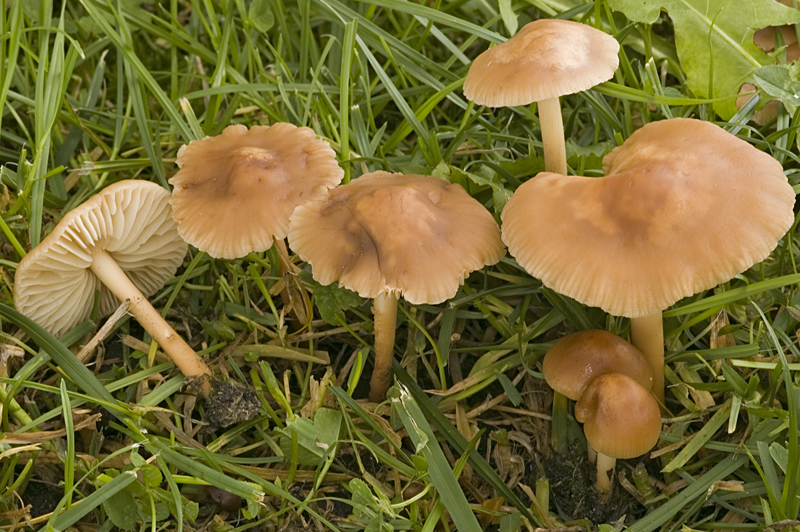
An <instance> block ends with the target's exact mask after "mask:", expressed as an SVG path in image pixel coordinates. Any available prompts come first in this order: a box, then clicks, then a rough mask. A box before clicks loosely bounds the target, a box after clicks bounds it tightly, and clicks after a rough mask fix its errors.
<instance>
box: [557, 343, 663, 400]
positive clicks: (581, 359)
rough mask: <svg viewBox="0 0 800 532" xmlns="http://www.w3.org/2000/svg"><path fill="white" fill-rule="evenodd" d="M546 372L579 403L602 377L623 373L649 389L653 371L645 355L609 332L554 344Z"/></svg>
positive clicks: (565, 393)
mask: <svg viewBox="0 0 800 532" xmlns="http://www.w3.org/2000/svg"><path fill="white" fill-rule="evenodd" d="M543 373H544V378H545V380H546V381H547V384H549V385H550V387H551V388H553V389H554V390H555V391H557V392H558V393H560V394H562V395H566V396H567V397H569V398H570V399H572V400H573V401H577V400H578V399H579V398H580V397H581V395H582V394H583V390H584V388H585V387H586V385H587V384H589V382H591V381H592V379H594V378H595V377H597V376H599V375H605V374H607V373H624V374H625V375H627V376H628V377H631V378H632V379H633V380H635V381H636V382H638V383H639V384H640V385H641V386H643V387H644V388H645V389H647V390H649V389H650V387H651V386H652V385H653V370H652V369H650V364H648V363H647V359H646V358H645V357H644V355H643V354H642V353H641V351H639V350H638V349H636V348H635V347H633V346H632V345H631V344H629V343H628V342H626V341H625V340H623V339H622V338H620V337H619V336H617V335H615V334H611V333H610V332H608V331H602V330H592V331H579V332H576V333H572V334H569V335H567V336H565V337H563V338H561V339H560V340H558V341H557V342H556V343H554V344H553V347H551V348H550V349H549V350H548V351H547V355H546V356H545V357H544V363H543Z"/></svg>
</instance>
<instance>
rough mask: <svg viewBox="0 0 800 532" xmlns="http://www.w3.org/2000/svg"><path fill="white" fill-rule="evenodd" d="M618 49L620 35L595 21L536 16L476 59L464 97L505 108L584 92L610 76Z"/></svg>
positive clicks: (478, 102)
mask: <svg viewBox="0 0 800 532" xmlns="http://www.w3.org/2000/svg"><path fill="white" fill-rule="evenodd" d="M618 53H619V43H618V42H617V40H616V39H614V38H613V37H611V36H610V35H608V34H606V33H603V32H602V31H600V30H597V29H595V28H593V27H592V26H587V25H586V24H580V23H578V22H571V21H569V20H556V19H542V20H535V21H533V22H531V23H529V24H526V25H525V26H524V27H523V28H522V29H521V30H519V32H517V34H516V35H514V36H513V37H511V38H510V39H509V40H507V41H506V42H504V43H502V44H499V45H497V46H495V47H494V48H490V49H489V50H486V51H485V52H483V53H482V54H481V55H479V56H478V57H477V58H475V61H473V62H472V66H470V69H469V73H468V74H467V77H466V79H465V80H464V96H465V97H466V98H467V99H468V100H472V101H474V102H475V103H477V104H480V105H486V106H489V107H506V106H514V105H527V104H529V103H531V102H539V101H542V100H546V99H548V98H555V97H557V96H563V95H565V94H574V93H576V92H580V91H585V90H587V89H590V88H592V87H594V86H595V85H597V84H598V83H602V82H604V81H607V80H609V79H611V77H612V76H613V75H614V71H615V70H617V66H618V65H619V57H618V55H617V54H618Z"/></svg>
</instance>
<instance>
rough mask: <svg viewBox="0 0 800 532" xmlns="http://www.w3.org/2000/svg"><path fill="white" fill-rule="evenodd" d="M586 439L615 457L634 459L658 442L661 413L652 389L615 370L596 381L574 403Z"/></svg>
mask: <svg viewBox="0 0 800 532" xmlns="http://www.w3.org/2000/svg"><path fill="white" fill-rule="evenodd" d="M575 419H577V420H578V421H579V422H580V423H583V433H584V434H585V435H586V441H587V442H589V445H591V446H592V448H594V449H595V450H596V451H597V452H600V453H603V454H604V455H606V456H610V457H612V458H621V459H626V458H635V457H637V456H641V455H643V454H644V453H646V452H647V451H649V450H650V449H652V448H653V446H654V445H655V444H656V443H658V436H659V433H660V432H661V415H660V414H659V411H658V403H656V400H655V399H653V397H652V396H651V395H650V392H649V391H647V390H645V389H644V388H642V386H641V385H639V383H637V382H636V381H635V380H633V379H631V378H630V377H628V376H627V375H622V374H620V373H612V374H609V375H601V376H600V377H597V378H596V379H595V380H593V381H592V382H591V383H590V384H589V386H587V387H586V391H585V392H584V393H583V395H582V396H581V398H580V399H579V400H578V402H577V403H575Z"/></svg>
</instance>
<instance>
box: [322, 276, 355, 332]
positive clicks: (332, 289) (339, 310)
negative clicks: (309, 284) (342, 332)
mask: <svg viewBox="0 0 800 532" xmlns="http://www.w3.org/2000/svg"><path fill="white" fill-rule="evenodd" d="M314 301H315V302H316V303H317V308H318V309H319V315H320V317H321V318H322V319H323V320H325V322H326V323H329V324H330V325H341V323H342V322H344V311H346V310H348V309H351V308H353V307H355V306H356V305H358V304H359V303H360V302H361V296H359V295H358V294H356V293H355V292H353V291H352V290H348V289H347V288H342V287H340V286H339V284H338V283H332V284H329V285H327V286H323V285H321V284H319V283H316V282H315V283H314Z"/></svg>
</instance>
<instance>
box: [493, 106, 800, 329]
mask: <svg viewBox="0 0 800 532" xmlns="http://www.w3.org/2000/svg"><path fill="white" fill-rule="evenodd" d="M603 168H604V170H605V173H606V177H603V178H589V177H578V176H562V175H557V174H551V173H547V172H543V173H540V174H539V175H538V176H537V177H535V178H534V179H531V180H530V181H528V182H526V183H524V184H523V185H522V186H520V187H519V189H518V190H517V191H516V193H515V194H514V195H513V196H512V197H511V199H510V200H509V202H508V204H507V205H506V208H505V210H504V211H503V215H502V218H503V241H504V242H505V243H506V245H508V249H509V252H510V253H511V254H512V255H513V256H514V257H516V259H517V262H518V263H519V264H520V265H521V266H522V267H523V268H525V269H526V270H527V271H528V272H530V273H531V274H532V275H533V276H534V277H537V278H539V279H541V280H542V282H543V283H544V284H545V285H546V286H549V287H551V288H552V289H554V290H556V291H558V292H559V293H561V294H565V295H567V296H570V297H572V298H574V299H577V300H578V301H580V302H581V303H584V304H586V305H590V306H596V307H600V308H602V309H603V310H605V311H607V312H609V313H611V314H614V315H617V316H627V317H640V316H646V315H649V314H652V313H654V312H658V311H660V310H662V309H664V308H666V307H668V306H669V305H671V304H673V303H675V302H676V301H678V300H679V299H681V298H683V297H686V296H690V295H692V294H694V293H696V292H699V291H701V290H705V289H708V288H712V287H714V286H716V285H718V284H719V283H721V282H724V281H727V280H728V279H730V278H731V277H733V276H734V275H736V274H738V273H740V272H742V271H744V270H746V269H747V268H749V267H750V266H752V265H753V264H755V263H757V262H759V261H762V260H764V259H765V258H766V257H767V256H768V255H769V253H770V251H771V250H772V249H773V248H774V247H775V246H776V244H777V242H778V240H779V239H780V238H781V236H782V235H783V234H784V233H786V231H787V230H788V229H789V228H790V227H791V225H792V222H793V220H794V214H793V208H792V207H793V206H794V200H795V194H794V191H793V189H792V187H791V186H790V185H789V183H788V181H787V179H786V176H785V175H784V174H783V168H782V167H781V165H780V163H778V162H777V161H775V159H773V158H772V157H770V156H769V155H767V154H766V153H763V152H760V151H758V150H757V149H755V148H753V147H752V146H750V145H749V144H747V143H746V142H745V141H743V140H741V139H738V138H736V137H735V136H734V135H731V134H730V133H727V132H725V131H724V130H723V129H722V128H720V127H718V126H716V125H714V124H711V123H709V122H703V121H700V120H692V119H684V118H675V119H671V120H664V121H661V122H653V123H650V124H647V125H645V126H644V127H643V128H641V129H639V130H637V131H636V132H635V133H633V135H632V136H631V137H630V138H629V139H628V140H627V141H626V142H625V143H624V144H623V145H622V146H619V147H617V148H615V149H614V150H612V151H611V153H609V154H608V155H607V156H606V158H605V159H604V160H603Z"/></svg>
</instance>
